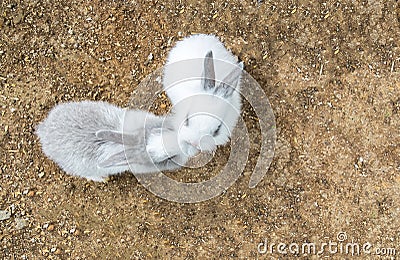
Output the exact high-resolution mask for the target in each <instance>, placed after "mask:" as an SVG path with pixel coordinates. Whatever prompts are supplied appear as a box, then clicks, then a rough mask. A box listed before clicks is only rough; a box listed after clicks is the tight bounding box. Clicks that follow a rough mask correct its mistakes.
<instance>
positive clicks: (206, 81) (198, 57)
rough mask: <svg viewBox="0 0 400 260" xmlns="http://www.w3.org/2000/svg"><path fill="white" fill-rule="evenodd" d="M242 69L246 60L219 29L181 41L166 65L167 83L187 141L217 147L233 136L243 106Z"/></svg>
mask: <svg viewBox="0 0 400 260" xmlns="http://www.w3.org/2000/svg"><path fill="white" fill-rule="evenodd" d="M242 69H243V63H242V62H241V63H238V58H237V57H236V56H234V55H233V54H232V53H231V52H230V51H228V50H227V49H226V48H225V47H224V46H223V44H222V43H221V41H220V40H219V39H218V38H217V37H216V36H214V35H205V34H199V35H193V36H189V37H187V38H185V39H183V40H182V41H179V42H177V43H176V45H175V47H174V48H172V50H171V51H170V53H169V55H168V58H167V63H166V66H165V67H164V75H163V87H164V90H165V91H166V93H167V96H168V97H169V98H170V100H171V102H172V105H173V107H174V111H175V112H174V113H175V115H176V116H175V120H176V122H175V125H179V133H178V136H179V140H180V142H181V143H187V144H189V145H192V146H193V147H196V148H197V149H199V150H201V151H213V150H215V149H216V146H217V145H223V144H225V143H226V142H228V140H229V137H230V136H231V132H232V131H233V128H234V127H235V125H236V123H237V120H238V118H239V115H240V110H241V98H240V77H241V73H242ZM204 137H211V138H204Z"/></svg>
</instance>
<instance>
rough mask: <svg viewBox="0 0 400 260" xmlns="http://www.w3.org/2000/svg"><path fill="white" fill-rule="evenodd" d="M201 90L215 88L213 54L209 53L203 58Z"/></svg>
mask: <svg viewBox="0 0 400 260" xmlns="http://www.w3.org/2000/svg"><path fill="white" fill-rule="evenodd" d="M202 80H203V88H204V89H205V90H209V89H213V88H214V87H215V70H214V59H213V52H212V51H209V52H207V54H206V57H205V58H204V72H203V78H202Z"/></svg>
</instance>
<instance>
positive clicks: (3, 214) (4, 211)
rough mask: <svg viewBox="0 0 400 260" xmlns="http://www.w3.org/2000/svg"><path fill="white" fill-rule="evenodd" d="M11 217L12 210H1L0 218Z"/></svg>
mask: <svg viewBox="0 0 400 260" xmlns="http://www.w3.org/2000/svg"><path fill="white" fill-rule="evenodd" d="M9 218H11V212H9V211H7V210H0V220H6V219H9Z"/></svg>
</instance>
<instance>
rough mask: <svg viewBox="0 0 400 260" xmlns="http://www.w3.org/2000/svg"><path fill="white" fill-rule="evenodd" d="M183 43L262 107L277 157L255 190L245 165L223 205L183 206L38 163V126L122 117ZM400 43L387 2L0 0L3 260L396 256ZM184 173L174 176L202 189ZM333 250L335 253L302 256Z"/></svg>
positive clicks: (399, 13) (128, 182) (126, 178)
mask: <svg viewBox="0 0 400 260" xmlns="http://www.w3.org/2000/svg"><path fill="white" fill-rule="evenodd" d="M192 33H213V34H216V35H218V36H219V37H220V38H221V40H222V41H223V42H224V43H225V45H226V46H227V47H228V48H229V49H231V50H232V52H233V53H235V54H236V55H237V56H239V57H240V59H241V60H243V61H244V62H245V65H246V70H247V72H248V73H250V74H251V75H252V76H253V77H254V78H255V79H256V80H257V81H258V82H259V83H260V85H261V86H262V87H263V89H264V91H265V92H266V93H267V95H268V97H269V100H270V102H271V105H272V107H273V109H274V112H275V115H276V121H277V137H278V139H277V148H276V154H275V158H274V160H273V163H272V165H271V167H270V168H269V170H268V172H267V175H266V176H265V178H264V180H263V181H262V182H261V183H260V184H259V186H257V187H256V188H255V189H249V188H248V186H247V183H248V181H249V174H248V172H249V171H251V167H252V166H251V163H250V164H249V166H248V167H247V169H246V171H245V172H244V173H243V176H241V177H240V178H239V180H238V181H237V182H236V183H235V184H234V185H233V186H232V187H231V188H230V189H228V190H227V192H226V193H224V194H222V195H221V196H219V197H217V198H214V199H212V200H208V201H205V202H202V203H197V204H179V203H173V202H169V201H166V200H163V199H160V198H158V197H156V196H154V195H153V194H152V193H150V192H148V191H147V190H146V189H145V188H143V187H142V186H141V185H140V184H138V182H137V180H136V179H135V177H134V176H133V175H132V174H129V173H125V174H123V175H121V176H117V177H113V178H111V180H110V181H109V182H107V183H94V182H88V181H86V180H84V179H80V178H76V177H72V176H69V175H67V174H65V173H64V172H63V171H61V170H60V169H59V168H58V167H57V165H55V164H54V163H53V162H51V161H50V160H49V159H47V158H46V157H45V156H44V154H43V153H42V152H41V147H40V144H39V142H38V139H37V137H36V136H35V135H34V128H35V126H36V125H37V124H38V122H40V121H41V120H43V119H44V118H45V117H46V115H47V113H48V111H49V110H50V109H51V108H52V107H53V106H54V105H56V104H57V103H59V102H65V101H71V100H75V101H77V100H87V99H89V100H106V101H109V102H112V103H115V104H118V105H121V106H125V105H127V104H128V102H129V99H130V96H131V93H132V91H133V90H134V89H135V87H136V86H137V85H138V84H139V82H141V80H143V79H144V78H145V77H146V75H148V74H149V73H151V72H152V71H154V70H155V69H157V68H159V67H161V66H162V65H163V64H164V62H165V58H166V55H167V53H168V51H169V50H170V48H171V47H172V46H173V44H174V42H176V41H177V40H179V39H181V38H182V37H184V36H187V35H190V34H192ZM399 39H400V3H398V1H395V0H392V1H357V2H356V1H346V0H344V1H326V2H324V3H323V2H322V1H318V2H316V1H315V3H310V2H309V1H301V0H298V1H289V3H286V1H280V2H279V1H258V2H257V1H224V2H223V1H215V2H214V1H147V0H146V1H145V0H138V1H117V0H115V1H101V0H95V1H78V0H76V1H66V0H51V1H50V0H47V1H36V0H34V1H23V0H3V1H1V3H0V104H1V122H0V144H1V145H0V147H1V148H0V161H1V170H0V171H1V172H0V173H1V175H0V179H1V180H0V198H1V199H0V256H1V257H2V258H3V259H42V258H55V259H95V258H96V259H116V258H118V257H119V258H121V259H129V258H132V259H139V258H140V259H141V258H144V259H146V258H147V259H150V258H187V259H194V258H204V257H210V258H228V257H239V258H244V257H251V258H255V257H259V258H263V257H267V258H269V257H271V256H273V257H283V256H284V254H283V253H281V252H278V248H277V244H278V243H285V244H286V245H287V247H286V248H283V247H282V246H281V248H280V249H286V255H287V257H288V258H293V257H294V256H302V257H305V258H317V257H322V256H329V257H332V258H337V259H343V258H350V257H351V253H349V254H347V253H346V252H345V251H343V250H342V251H340V245H342V246H343V247H345V246H346V244H347V243H349V242H353V243H357V244H359V245H360V247H361V246H363V245H365V244H367V243H369V245H370V246H371V247H369V248H368V244H367V247H366V249H367V250H366V251H363V250H362V249H360V256H359V257H360V258H362V259H366V258H375V257H377V255H378V254H381V255H386V256H388V255H389V256H391V257H393V258H394V257H395V254H396V253H397V255H399V254H400V238H399V237H400V221H399V219H400V146H399V143H400V48H399ZM150 54H152V56H153V58H152V59H148V57H149V55H150ZM248 109H249V108H248V107H245V111H244V114H246V111H247V110H248ZM245 120H246V122H247V123H250V124H251V120H253V119H251V118H250V117H249V118H245ZM248 125H249V124H248ZM250 131H251V130H250ZM254 131H255V134H254V135H253V136H255V137H257V131H256V129H254ZM254 131H253V132H254ZM227 151H229V149H221V150H220V151H219V153H218V157H217V159H216V160H217V162H218V161H219V162H221V163H222V162H224V161H226V154H227ZM256 155H257V151H256V150H254V149H253V150H252V154H251V157H255V156H256ZM253 166H254V164H253ZM209 169H210V170H212V166H209ZM185 173H187V172H185V171H180V172H178V173H176V175H175V177H176V178H177V179H180V178H183V179H185V180H189V181H190V180H196V178H198V177H199V176H203V177H204V176H209V173H208V172H196V171H191V172H189V173H187V174H192V175H185ZM203 174H204V175H203ZM171 176H172V177H174V174H171ZM185 176H186V177H185ZM187 176H192V177H193V178H192V177H187ZM329 241H331V242H333V243H337V246H336V249H337V248H338V247H339V251H338V252H335V251H334V250H333V251H329V250H328V249H327V248H325V250H324V251H323V253H322V254H320V255H317V253H313V252H311V251H310V252H308V253H307V252H305V253H306V254H303V252H302V251H301V246H302V245H303V244H304V243H315V244H316V247H317V248H316V251H319V249H321V248H322V244H323V243H329ZM265 242H267V243H268V247H269V246H270V245H271V243H275V244H276V245H275V247H274V248H273V252H270V250H269V248H268V250H267V252H263V250H264V249H265V248H264V244H265ZM260 243H264V244H260ZM290 243H293V244H294V245H296V244H297V245H299V246H300V250H298V252H297V253H296V250H295V246H292V247H291V248H289V246H288V245H289V244H290ZM259 245H260V246H259ZM258 246H259V249H260V250H258V249H257V248H258ZM308 246H309V244H308ZM289 249H291V251H289ZM391 249H393V250H391ZM394 250H397V251H396V252H395V251H394ZM259 251H260V252H259Z"/></svg>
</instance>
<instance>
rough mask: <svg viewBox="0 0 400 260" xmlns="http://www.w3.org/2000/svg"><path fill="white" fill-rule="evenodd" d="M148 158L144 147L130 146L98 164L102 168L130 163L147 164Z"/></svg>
mask: <svg viewBox="0 0 400 260" xmlns="http://www.w3.org/2000/svg"><path fill="white" fill-rule="evenodd" d="M148 160H149V159H148V157H147V153H146V151H143V149H137V148H129V149H125V150H123V151H122V152H119V153H116V154H113V155H111V156H110V157H108V158H107V159H105V160H104V161H102V162H99V164H98V166H99V167H100V168H110V167H119V166H129V163H134V164H146V162H147V161H148Z"/></svg>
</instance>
